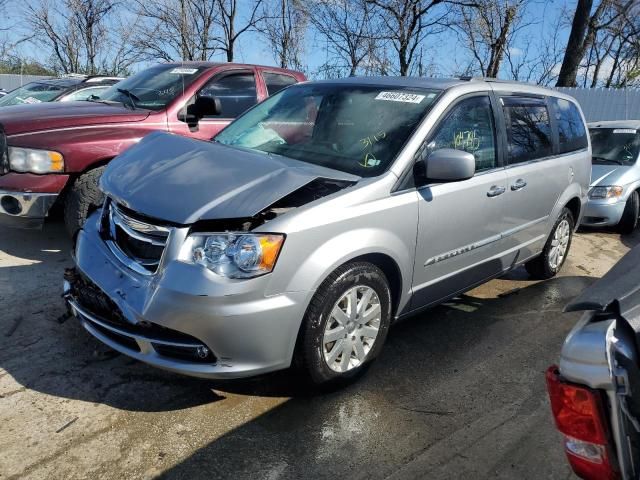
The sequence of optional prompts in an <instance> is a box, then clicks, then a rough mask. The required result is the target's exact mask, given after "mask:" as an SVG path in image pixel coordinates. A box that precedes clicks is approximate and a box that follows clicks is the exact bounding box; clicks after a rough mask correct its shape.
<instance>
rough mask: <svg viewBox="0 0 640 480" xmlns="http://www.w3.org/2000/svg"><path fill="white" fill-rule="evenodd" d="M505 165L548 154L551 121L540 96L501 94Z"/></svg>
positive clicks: (550, 151)
mask: <svg viewBox="0 0 640 480" xmlns="http://www.w3.org/2000/svg"><path fill="white" fill-rule="evenodd" d="M502 102H503V105H504V114H505V120H506V127H507V141H508V161H509V164H516V163H522V162H528V161H531V160H538V159H541V158H544V157H548V156H550V155H551V153H552V151H553V150H552V145H553V144H552V140H551V122H550V118H549V111H548V110H547V105H546V102H545V101H544V99H541V98H518V97H503V98H502Z"/></svg>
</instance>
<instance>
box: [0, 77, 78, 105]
mask: <svg viewBox="0 0 640 480" xmlns="http://www.w3.org/2000/svg"><path fill="white" fill-rule="evenodd" d="M68 88H69V87H68V86H62V85H52V84H47V83H36V82H34V83H27V84H26V85H23V86H22V87H20V88H16V89H15V90H13V91H11V92H9V93H7V94H6V95H5V96H4V97H0V107H8V106H9V105H23V104H30V103H42V102H51V101H53V100H55V99H56V98H57V97H58V96H59V95H60V94H62V93H63V92H65V91H66V90H68Z"/></svg>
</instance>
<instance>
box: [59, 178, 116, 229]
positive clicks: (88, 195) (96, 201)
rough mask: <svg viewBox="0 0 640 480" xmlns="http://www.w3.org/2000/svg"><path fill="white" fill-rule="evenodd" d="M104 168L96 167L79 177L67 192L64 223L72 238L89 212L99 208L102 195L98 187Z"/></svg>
mask: <svg viewBox="0 0 640 480" xmlns="http://www.w3.org/2000/svg"><path fill="white" fill-rule="evenodd" d="M105 168H106V167H98V168H94V169H93V170H89V171H88V172H86V173H84V174H82V175H80V176H79V177H78V178H76V180H75V182H73V185H72V186H71V188H70V189H69V191H68V192H67V197H66V199H65V202H64V223H65V225H66V227H67V232H68V233H69V235H71V236H72V237H73V236H74V235H75V234H76V233H77V232H78V230H80V229H81V228H82V226H83V225H84V222H85V220H86V219H87V217H88V216H89V213H91V211H93V210H95V209H96V208H99V207H100V206H101V205H102V202H103V201H104V194H103V193H102V191H101V190H100V188H99V187H98V182H99V181H100V177H101V176H102V173H103V172H104V169H105Z"/></svg>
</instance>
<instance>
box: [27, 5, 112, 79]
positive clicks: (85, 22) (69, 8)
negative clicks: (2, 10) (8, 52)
mask: <svg viewBox="0 0 640 480" xmlns="http://www.w3.org/2000/svg"><path fill="white" fill-rule="evenodd" d="M118 6H119V3H118V1H117V0H59V1H55V2H51V1H50V0H40V1H39V2H38V1H35V0H30V1H28V2H27V3H26V5H25V12H24V13H25V14H24V16H23V20H24V22H25V23H26V25H27V26H28V27H29V28H30V30H31V31H33V32H34V33H33V37H32V39H31V40H32V42H33V43H35V44H36V45H38V46H41V47H44V48H45V49H46V50H48V51H49V52H50V55H51V58H52V65H51V67H52V69H53V70H54V71H56V72H62V73H86V74H95V73H98V72H99V70H100V68H101V67H102V66H103V65H104V64H105V62H107V56H108V55H109V53H110V52H111V50H112V49H113V48H114V45H115V44H118V42H119V41H121V40H122V39H121V38H117V36H116V35H114V34H113V29H112V27H111V25H110V24H109V22H110V21H111V20H112V19H114V18H115V13H116V9H117V7H118ZM116 73H117V72H116Z"/></svg>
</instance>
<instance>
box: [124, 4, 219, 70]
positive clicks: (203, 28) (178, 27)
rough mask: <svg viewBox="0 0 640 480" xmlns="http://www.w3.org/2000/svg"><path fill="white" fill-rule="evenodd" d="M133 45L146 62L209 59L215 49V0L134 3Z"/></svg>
mask: <svg viewBox="0 0 640 480" xmlns="http://www.w3.org/2000/svg"><path fill="white" fill-rule="evenodd" d="M135 1H136V5H137V12H138V15H139V16H140V18H141V19H142V21H141V22H140V25H139V27H138V32H137V35H135V39H134V44H135V46H136V48H137V49H139V50H140V51H141V52H143V54H144V57H145V58H147V59H154V60H155V59H162V60H166V61H176V60H209V59H210V58H211V57H212V55H213V54H214V52H215V50H216V46H215V45H214V43H215V39H214V37H215V33H214V28H215V19H216V17H217V15H218V10H217V0H135Z"/></svg>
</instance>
